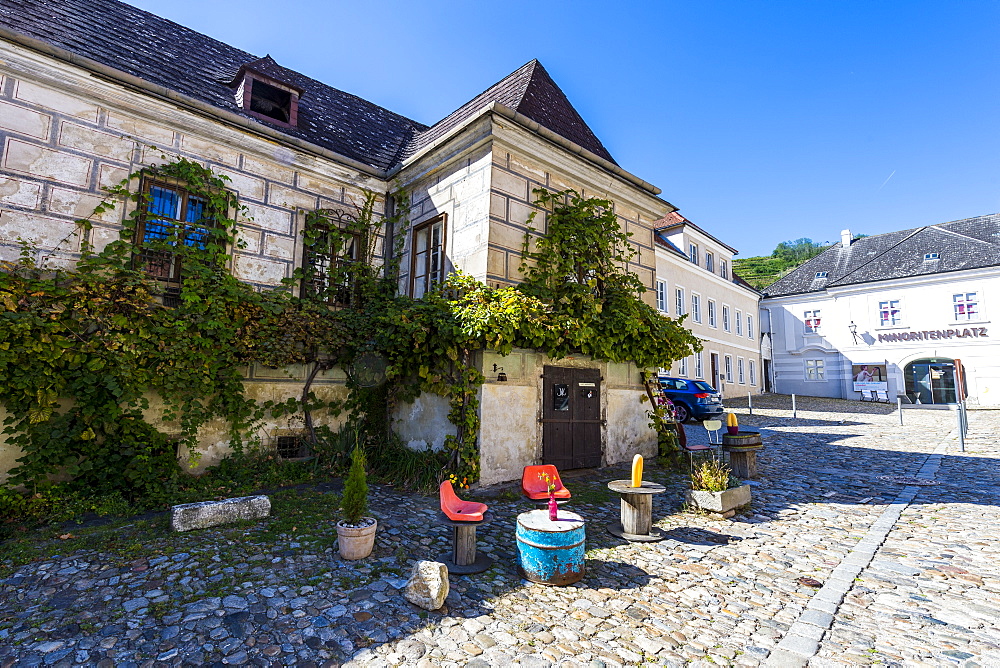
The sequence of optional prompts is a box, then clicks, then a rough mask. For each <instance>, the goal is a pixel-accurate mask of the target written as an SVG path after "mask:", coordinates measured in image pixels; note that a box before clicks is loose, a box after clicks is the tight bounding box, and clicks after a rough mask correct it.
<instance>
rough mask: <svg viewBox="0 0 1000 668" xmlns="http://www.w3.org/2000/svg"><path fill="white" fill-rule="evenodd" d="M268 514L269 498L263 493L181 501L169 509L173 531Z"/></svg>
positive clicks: (251, 518) (254, 518)
mask: <svg viewBox="0 0 1000 668" xmlns="http://www.w3.org/2000/svg"><path fill="white" fill-rule="evenodd" d="M270 514H271V500H270V499H269V498H268V497H266V496H264V495H260V496H242V497H239V498H236V499H225V500H223V501H202V502H200V503H182V504H180V505H177V506H174V507H173V508H172V509H171V511H170V528H171V529H172V530H174V531H191V530H192V529H206V528H208V527H214V526H218V525H220V524H230V523H232V522H239V521H241V520H256V519H260V518H262V517H267V516H268V515H270Z"/></svg>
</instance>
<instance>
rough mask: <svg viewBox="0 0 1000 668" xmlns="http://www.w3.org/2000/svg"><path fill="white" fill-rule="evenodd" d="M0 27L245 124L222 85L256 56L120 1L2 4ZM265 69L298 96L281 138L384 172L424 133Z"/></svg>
mask: <svg viewBox="0 0 1000 668" xmlns="http://www.w3.org/2000/svg"><path fill="white" fill-rule="evenodd" d="M0 26H4V27H6V28H8V29H10V30H12V31H14V32H17V33H21V34H23V35H26V36H28V37H33V38H35V39H38V40H41V41H44V42H47V43H49V44H52V45H53V46H57V47H60V48H62V49H65V50H67V51H70V52H72V53H75V54H77V55H80V56H84V57H85V58H89V59H91V60H94V61H97V62H98V63H100V64H102V65H106V66H108V67H111V68H114V69H116V70H120V71H122V72H126V73H128V74H131V75H133V76H136V77H139V78H141V79H144V80H145V81H148V82H151V83H153V84H157V85H159V86H163V87H164V88H167V89H169V90H173V91H176V92H178V93H181V94H183V95H187V96H189V97H191V98H194V99H196V100H199V101H201V102H204V103H207V104H210V105H212V106H214V107H218V108H220V109H225V110H227V111H230V112H233V113H236V114H240V115H242V116H245V117H247V118H252V117H251V116H250V115H249V114H247V113H246V112H244V111H243V109H242V108H241V107H240V105H238V104H237V103H236V99H235V97H234V90H233V89H232V88H230V87H229V85H228V84H229V83H230V82H231V81H232V80H233V77H234V76H235V75H236V73H237V72H238V71H239V69H240V67H242V66H243V65H248V64H250V63H255V62H256V63H257V65H258V66H261V65H262V63H261V62H258V61H259V60H260V59H259V58H258V56H255V55H252V54H249V53H247V52H245V51H241V50H240V49H237V48H235V47H232V46H229V45H228V44H223V43H222V42H219V41H217V40H214V39H212V38H211V37H207V36H205V35H202V34H201V33H197V32H195V31H193V30H190V29H188V28H185V27H184V26H181V25H178V24H176V23H174V22H172V21H168V20H167V19H164V18H160V17H159V16H155V15H153V14H150V13H148V12H144V11H142V10H141V9H136V8H135V7H132V6H130V5H126V4H124V3H122V2H117V1H116V0H3V1H2V2H0ZM268 60H270V59H268ZM273 62H274V61H271V63H273ZM266 66H267V67H268V68H269V69H270V72H277V70H274V69H273V68H275V67H277V68H279V69H280V74H281V77H280V78H281V79H285V80H286V82H287V83H289V84H294V85H295V86H297V87H299V88H301V89H303V90H304V91H305V92H304V93H303V95H302V97H301V99H300V100H299V117H298V127H297V128H291V129H286V128H280V130H281V132H283V133H285V134H288V135H292V136H295V137H299V138H300V139H303V140H305V141H308V142H310V143H312V144H315V145H318V146H321V147H323V148H326V149H329V150H331V151H334V152H336V153H339V154H341V155H344V156H346V157H348V158H351V159H353V160H357V161H359V162H361V163H364V164H366V165H370V166H372V167H375V168H378V169H386V168H388V167H389V166H391V165H392V164H393V163H395V162H396V161H397V160H398V158H399V155H400V152H401V149H402V148H403V146H404V145H405V144H406V142H408V141H409V139H410V138H411V137H412V136H413V135H414V134H415V133H416V132H419V131H421V130H424V129H425V126H423V125H421V124H419V123H416V122H414V121H411V120H410V119H408V118H404V117H403V116H400V115H398V114H394V113H392V112H391V111H388V110H386V109H383V108H382V107H379V106H378V105H375V104H372V103H371V102H368V101H366V100H362V99H361V98H359V97H356V96H354V95H351V94H349V93H345V92H343V91H339V90H337V89H336V88H331V87H330V86H327V85H326V84H324V83H321V82H319V81H316V80H314V79H310V78H309V77H307V76H304V75H302V74H299V73H297V72H293V71H291V70H287V69H285V68H281V67H280V66H278V65H277V63H274V65H273V66H271V65H266ZM264 73H266V74H270V73H269V72H264ZM276 78H277V77H276ZM253 120H254V121H255V122H259V121H257V119H253Z"/></svg>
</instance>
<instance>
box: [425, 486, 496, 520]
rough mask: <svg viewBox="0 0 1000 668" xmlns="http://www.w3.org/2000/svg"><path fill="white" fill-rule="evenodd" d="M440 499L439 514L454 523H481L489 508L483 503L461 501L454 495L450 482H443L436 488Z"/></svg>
mask: <svg viewBox="0 0 1000 668" xmlns="http://www.w3.org/2000/svg"><path fill="white" fill-rule="evenodd" d="M438 491H439V492H440V497H441V512H443V513H444V514H445V516H447V518H448V519H450V520H452V521H454V522H482V521H483V513H485V512H486V510H487V509H488V508H489V506H487V505H486V504H485V503H478V502H476V501H463V500H462V499H460V498H458V496H457V495H456V494H455V488H454V487H452V486H451V481H450V480H445V481H444V482H443V483H441V486H440V487H439V488H438Z"/></svg>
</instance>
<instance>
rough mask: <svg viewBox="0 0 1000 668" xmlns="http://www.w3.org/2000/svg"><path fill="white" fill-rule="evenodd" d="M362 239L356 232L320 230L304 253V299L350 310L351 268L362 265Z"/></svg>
mask: <svg viewBox="0 0 1000 668" xmlns="http://www.w3.org/2000/svg"><path fill="white" fill-rule="evenodd" d="M360 243H361V239H360V237H359V235H357V234H355V233H354V232H348V231H346V230H341V229H334V228H328V227H325V226H322V227H320V229H317V230H316V234H315V235H314V236H313V238H312V242H311V243H310V244H309V245H308V246H306V247H305V250H304V251H303V258H302V265H303V267H305V269H306V276H305V279H304V280H303V281H302V292H301V296H302V297H303V298H304V299H305V298H309V297H313V298H316V299H318V300H319V301H322V302H325V303H327V304H330V305H332V306H348V305H350V304H351V297H352V294H353V292H354V290H353V287H354V277H353V276H351V267H353V266H354V265H355V263H356V262H357V261H358V251H359V247H360Z"/></svg>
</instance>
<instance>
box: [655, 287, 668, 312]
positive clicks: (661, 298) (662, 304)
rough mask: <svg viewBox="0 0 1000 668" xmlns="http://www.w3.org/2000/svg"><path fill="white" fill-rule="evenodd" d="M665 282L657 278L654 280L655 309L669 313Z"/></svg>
mask: <svg viewBox="0 0 1000 668" xmlns="http://www.w3.org/2000/svg"><path fill="white" fill-rule="evenodd" d="M667 308H668V307H667V282H666V281H661V280H659V279H657V281H656V310H657V311H659V312H660V313H669V312H670V311H668V310H667Z"/></svg>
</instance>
